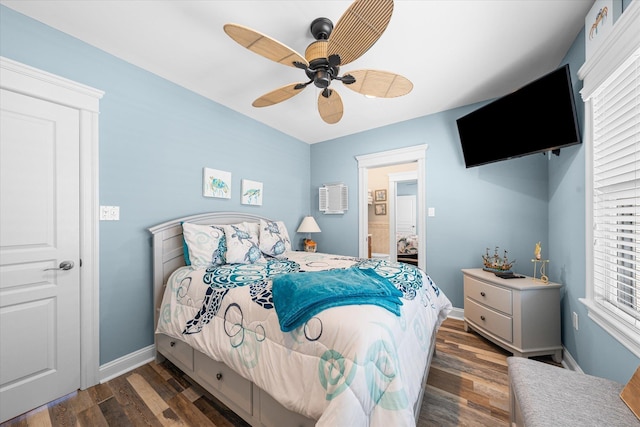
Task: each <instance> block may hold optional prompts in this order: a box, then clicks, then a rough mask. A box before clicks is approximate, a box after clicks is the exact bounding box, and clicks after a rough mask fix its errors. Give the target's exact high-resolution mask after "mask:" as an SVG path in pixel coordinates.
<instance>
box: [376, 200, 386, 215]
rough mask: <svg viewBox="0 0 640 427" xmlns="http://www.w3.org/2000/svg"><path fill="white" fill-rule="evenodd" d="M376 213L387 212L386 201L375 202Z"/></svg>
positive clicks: (384, 213)
mask: <svg viewBox="0 0 640 427" xmlns="http://www.w3.org/2000/svg"><path fill="white" fill-rule="evenodd" d="M375 208H376V215H386V214H387V204H386V203H376V205H375Z"/></svg>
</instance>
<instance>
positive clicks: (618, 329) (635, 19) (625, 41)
mask: <svg viewBox="0 0 640 427" xmlns="http://www.w3.org/2000/svg"><path fill="white" fill-rule="evenodd" d="M639 24H640V1H637V0H636V1H632V2H631V3H630V4H629V5H628V6H627V8H626V9H625V10H624V12H623V13H622V15H621V16H620V18H619V19H618V21H617V22H616V23H615V25H614V27H613V31H612V32H611V34H610V35H609V37H608V38H607V39H606V40H605V41H604V42H603V43H602V44H601V45H600V47H599V48H598V50H597V51H596V52H594V54H593V55H592V56H591V58H590V59H589V60H588V61H587V62H585V63H584V65H583V66H582V67H581V68H580V70H578V77H579V78H580V79H582V80H583V88H582V90H581V91H580V94H581V96H582V99H583V100H584V105H585V108H584V116H585V125H584V129H585V131H584V146H585V151H584V152H585V156H584V158H585V213H586V215H585V220H586V221H585V228H586V229H585V241H586V263H585V269H586V280H585V282H586V285H585V286H586V289H585V298H580V299H579V301H580V302H581V303H583V304H584V305H585V307H586V308H587V312H588V316H589V318H590V319H591V320H593V321H594V322H595V323H596V324H597V325H599V326H600V327H601V328H602V329H604V330H605V331H606V332H607V333H609V334H610V335H611V336H612V337H613V338H614V339H616V340H617V341H619V342H620V343H621V344H622V345H623V346H624V347H626V348H627V349H628V350H629V351H631V352H632V353H633V354H635V355H636V356H637V357H640V343H639V342H638V340H637V337H638V334H637V332H635V331H632V330H630V328H628V327H626V326H625V325H624V324H622V323H621V322H620V321H618V320H617V319H616V318H615V316H613V315H612V314H611V313H609V312H608V311H607V310H606V309H604V308H603V307H601V306H600V305H599V304H596V303H595V302H594V297H595V295H594V279H593V268H594V266H593V249H594V248H593V244H594V233H593V105H592V99H591V95H592V94H593V93H594V91H595V90H596V89H598V87H600V85H601V84H602V83H603V82H604V81H605V80H606V79H607V78H608V77H609V75H611V73H613V72H614V71H615V70H616V69H618V68H619V67H620V66H621V65H622V64H623V62H624V61H625V60H626V59H627V58H628V57H629V56H630V55H631V54H632V53H633V52H635V51H636V50H637V49H638V48H640V32H639V31H637V28H638V25H639Z"/></svg>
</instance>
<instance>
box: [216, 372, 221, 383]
mask: <svg viewBox="0 0 640 427" xmlns="http://www.w3.org/2000/svg"><path fill="white" fill-rule="evenodd" d="M216 379H217V380H218V381H220V380H221V379H222V373H220V372H218V373H217V374H216Z"/></svg>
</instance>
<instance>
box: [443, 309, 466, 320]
mask: <svg viewBox="0 0 640 427" xmlns="http://www.w3.org/2000/svg"><path fill="white" fill-rule="evenodd" d="M447 317H450V318H452V319H456V320H464V308H456V307H453V309H452V310H451V312H450V313H449V315H448V316H447Z"/></svg>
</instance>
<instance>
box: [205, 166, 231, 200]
mask: <svg viewBox="0 0 640 427" xmlns="http://www.w3.org/2000/svg"><path fill="white" fill-rule="evenodd" d="M202 184H203V185H202V195H203V196H204V197H218V198H221V199H230V198H231V172H225V171H220V170H217V169H210V168H204V169H203V173H202Z"/></svg>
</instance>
